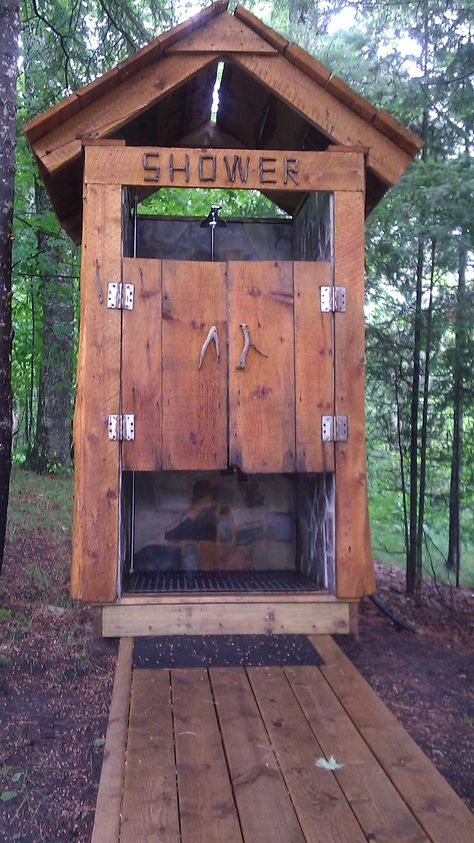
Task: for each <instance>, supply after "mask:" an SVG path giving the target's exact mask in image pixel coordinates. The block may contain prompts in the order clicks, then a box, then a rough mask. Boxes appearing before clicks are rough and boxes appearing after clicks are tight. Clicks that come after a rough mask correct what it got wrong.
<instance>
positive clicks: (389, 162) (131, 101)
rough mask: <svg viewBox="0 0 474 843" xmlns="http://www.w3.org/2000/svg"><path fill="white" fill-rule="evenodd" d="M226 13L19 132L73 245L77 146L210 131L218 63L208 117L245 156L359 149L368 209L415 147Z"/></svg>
mask: <svg viewBox="0 0 474 843" xmlns="http://www.w3.org/2000/svg"><path fill="white" fill-rule="evenodd" d="M226 9H227V0H218V2H216V3H214V4H213V5H212V6H209V7H207V8H206V9H204V10H203V11H202V12H200V13H199V14H198V15H195V16H194V17H193V18H190V19H189V20H187V21H185V22H184V23H181V24H179V25H178V26H176V27H174V28H173V29H171V30H169V31H168V32H165V33H163V34H162V35H159V36H158V37H157V38H155V39H154V40H153V41H151V42H150V44H148V45H147V46H146V47H144V48H143V49H141V50H139V51H138V52H137V53H135V54H134V55H132V56H130V58H128V59H127V60H126V61H124V62H121V63H120V64H118V65H117V66H116V67H115V68H113V69H112V70H111V71H109V72H108V73H106V74H104V75H103V76H101V77H99V78H98V79H96V80H95V81H94V82H92V83H90V84H89V85H86V86H85V87H83V88H80V89H79V90H78V91H76V92H75V93H74V94H72V95H71V96H69V97H67V98H65V99H64V100H62V101H61V102H60V103H58V104H57V105H56V106H54V107H53V108H51V109H49V110H48V111H46V112H45V113H44V114H42V115H40V116H39V117H37V118H35V119H34V120H32V121H31V122H30V123H28V124H27V125H26V126H25V133H26V135H27V137H28V140H29V142H30V145H31V147H32V149H33V152H34V154H35V156H36V158H37V161H38V163H39V166H40V169H41V172H42V174H43V176H44V178H45V183H46V186H47V189H48V192H49V193H50V196H51V199H52V201H53V205H54V207H55V209H56V212H57V213H58V216H59V218H60V221H61V222H62V224H63V226H64V227H65V228H66V230H67V231H68V232H69V233H70V234H71V236H73V239H76V240H77V239H78V238H80V234H79V231H78V224H79V222H80V216H81V211H82V207H81V195H82V189H81V187H82V167H83V163H82V146H83V144H84V142H87V141H91V140H95V139H106V138H124V139H125V141H126V142H127V143H131V144H132V145H136V144H137V143H138V144H139V145H150V144H153V145H161V146H167V145H173V146H179V145H180V141H181V139H182V138H183V137H184V136H189V135H190V134H192V133H193V132H196V130H199V129H202V128H203V127H204V126H206V125H208V124H209V120H210V117H211V109H212V92H213V88H214V83H215V78H216V72H217V64H218V62H219V61H221V62H224V63H225V66H224V73H223V77H222V82H221V88H220V94H219V100H220V102H219V110H218V114H217V126H218V128H220V129H221V131H222V132H223V133H225V134H227V135H233V136H234V137H235V139H236V144H240V145H242V146H249V147H253V148H270V149H271V148H287V149H325V148H327V146H328V145H331V144H338V145H339V144H342V145H345V146H347V145H349V146H354V145H357V146H359V147H362V148H364V150H365V151H366V152H367V156H366V158H367V167H368V173H367V175H368V190H369V191H370V192H371V194H372V195H371V197H369V206H370V207H373V205H374V204H376V202H377V201H378V199H379V198H380V197H381V196H382V195H383V194H384V193H385V192H386V190H387V189H388V188H389V187H390V186H391V185H393V184H395V183H396V182H397V181H398V179H399V178H400V176H401V175H402V174H403V172H404V171H405V170H406V169H407V167H408V165H409V164H410V162H411V160H412V158H413V157H414V155H415V154H416V153H417V152H418V150H419V149H420V148H421V146H422V142H421V141H420V140H419V139H418V138H417V137H416V136H415V135H414V134H413V133H412V132H410V131H409V130H408V129H406V128H405V127H404V126H402V125H401V124H400V123H398V121H396V120H394V118H392V117H391V116H390V115H389V114H387V112H385V111H383V110H377V109H376V108H375V107H374V106H372V105H371V104H370V103H369V102H368V101H367V100H365V99H364V98H363V97H361V96H360V95H359V94H357V93H356V92H355V91H353V90H352V89H351V88H350V87H349V86H348V85H346V84H345V83H344V82H343V81H342V80H341V79H339V78H338V77H336V76H334V75H333V74H332V72H331V71H330V70H329V69H328V68H327V67H325V66H324V65H322V64H321V63H320V62H318V61H317V59H315V58H313V57H312V56H311V55H310V54H309V53H307V52H305V51H304V50H302V49H301V48H300V47H298V45H296V44H290V43H289V42H288V40H287V39H285V38H284V37H283V36H281V35H279V34H278V33H277V32H275V31H274V30H272V29H271V28H270V27H268V26H266V25H265V24H263V23H262V22H261V21H260V20H259V19H258V18H256V17H255V16H254V15H253V14H251V13H250V12H248V11H247V10H246V9H244V8H242V7H240V6H237V8H236V10H235V13H234V15H231V14H229V13H228V12H227V11H226ZM198 134H199V132H198ZM65 172H67V173H68V176H69V179H68V181H69V183H70V184H69V189H68V190H67V191H66V192H65V187H64V184H65V179H64V175H65ZM71 185H72V186H73V189H72V190H71ZM72 194H73V195H75V199H74V201H72V199H71V195H72Z"/></svg>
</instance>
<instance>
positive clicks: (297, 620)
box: [97, 591, 358, 638]
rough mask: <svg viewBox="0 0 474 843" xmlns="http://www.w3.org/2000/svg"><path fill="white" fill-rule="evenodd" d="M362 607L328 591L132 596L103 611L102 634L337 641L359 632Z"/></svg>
mask: <svg viewBox="0 0 474 843" xmlns="http://www.w3.org/2000/svg"><path fill="white" fill-rule="evenodd" d="M357 607H358V601H357V600H354V601H350V600H338V599H337V598H336V597H334V596H333V595H331V594H327V592H324V591H315V592H307V593H304V592H303V593H297V594H295V593H291V592H290V593H273V594H271V593H264V592H262V593H256V594H208V595H204V594H198V595H182V594H175V595H173V594H162V595H128V596H127V595H126V596H124V597H122V598H121V599H120V600H117V602H116V603H110V604H105V605H103V606H100V607H98V610H97V611H98V613H99V624H98V627H99V629H98V631H99V634H100V635H102V636H103V637H105V638H122V637H125V636H126V637H128V636H133V635H239V634H254V635H259V634H269V633H271V634H273V635H275V634H278V633H283V634H292V635H298V634H303V635H325V634H328V635H333V634H336V633H337V634H342V633H346V632H353V631H354V627H355V624H356V622H357Z"/></svg>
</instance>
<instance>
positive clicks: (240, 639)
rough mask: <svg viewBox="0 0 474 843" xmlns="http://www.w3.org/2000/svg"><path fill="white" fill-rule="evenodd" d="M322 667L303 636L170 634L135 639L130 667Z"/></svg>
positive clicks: (311, 646) (319, 657)
mask: <svg viewBox="0 0 474 843" xmlns="http://www.w3.org/2000/svg"><path fill="white" fill-rule="evenodd" d="M303 664H313V665H319V664H324V662H323V659H322V658H321V656H320V655H319V653H318V651H317V650H316V649H315V647H313V645H312V644H311V642H310V640H309V638H308V637H307V636H306V635H171V636H144V637H140V638H135V643H134V648H133V666H134V668H140V667H146V668H172V667H270V666H283V665H303Z"/></svg>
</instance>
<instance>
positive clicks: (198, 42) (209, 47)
mask: <svg viewBox="0 0 474 843" xmlns="http://www.w3.org/2000/svg"><path fill="white" fill-rule="evenodd" d="M185 52H195V53H202V52H219V53H224V54H232V53H234V52H247V53H255V54H261V55H274V54H275V53H276V52H277V50H276V49H275V47H273V46H272V45H271V44H269V43H268V41H267V40H266V39H264V38H262V37H261V36H260V35H259V34H258V33H257V32H255V30H254V29H252V28H251V27H249V26H247V24H246V23H245V22H244V21H242V20H239V18H238V17H237V16H236V15H232V14H230V13H229V12H223V13H222V14H220V15H215V16H214V17H212V18H210V19H209V20H207V21H206V23H205V25H204V26H200V27H198V28H196V29H194V30H193V31H192V32H190V33H189V34H187V35H186V36H184V37H181V38H179V39H178V40H177V41H175V42H174V43H172V44H170V45H168V46H167V48H166V53H167V54H171V53H173V54H174V53H185Z"/></svg>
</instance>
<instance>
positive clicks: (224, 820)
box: [171, 668, 243, 843]
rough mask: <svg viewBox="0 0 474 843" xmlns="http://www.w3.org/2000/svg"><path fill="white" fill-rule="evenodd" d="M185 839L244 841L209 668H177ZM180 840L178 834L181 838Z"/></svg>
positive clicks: (175, 709)
mask: <svg viewBox="0 0 474 843" xmlns="http://www.w3.org/2000/svg"><path fill="white" fill-rule="evenodd" d="M171 682H172V689H173V714H174V726H175V740H176V766H177V774H178V798H179V814H180V818H181V834H182V838H179V839H182V840H183V843H243V841H242V835H241V833H240V826H239V820H238V816H237V811H236V807H235V803H234V799H233V796H232V788H231V785H230V781H229V776H228V772H227V767H226V762H225V756H224V750H223V747H222V741H221V736H220V732H219V726H218V723H217V719H216V713H215V706H214V700H213V698H212V693H211V687H210V684H209V678H208V675H207V671H206V670H202V669H196V668H193V669H192V670H172V671H171ZM176 839H178V838H176Z"/></svg>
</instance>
